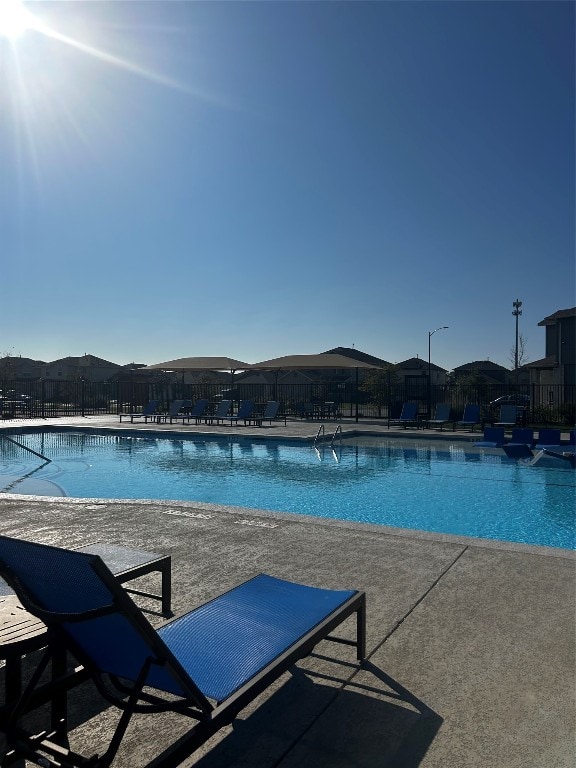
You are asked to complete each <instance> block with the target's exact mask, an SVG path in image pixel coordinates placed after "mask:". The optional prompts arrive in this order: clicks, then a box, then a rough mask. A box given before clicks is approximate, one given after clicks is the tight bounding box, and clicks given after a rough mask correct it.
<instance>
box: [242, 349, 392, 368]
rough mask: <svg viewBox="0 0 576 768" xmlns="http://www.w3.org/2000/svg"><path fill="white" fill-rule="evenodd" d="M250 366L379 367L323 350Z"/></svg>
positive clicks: (277, 358) (286, 356)
mask: <svg viewBox="0 0 576 768" xmlns="http://www.w3.org/2000/svg"><path fill="white" fill-rule="evenodd" d="M248 368H252V369H254V368H261V369H267V370H272V369H275V368H286V369H290V370H295V369H298V368H299V369H303V370H306V369H309V368H378V366H377V365H372V364H371V363H363V362H362V361H361V360H355V359H354V358H353V357H346V355H335V354H330V353H324V352H322V353H321V354H319V355H285V356H284V357H276V358H274V359H273V360H264V361H263V362H261V363H255V364H254V365H250V366H248Z"/></svg>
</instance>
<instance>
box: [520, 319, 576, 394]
mask: <svg viewBox="0 0 576 768" xmlns="http://www.w3.org/2000/svg"><path fill="white" fill-rule="evenodd" d="M538 325H539V326H540V327H544V328H546V341H545V344H546V346H545V349H546V357H545V358H543V359H542V360H538V361H536V363H531V364H530V365H529V366H526V367H528V368H533V369H534V370H535V371H539V372H540V373H539V376H540V377H543V378H545V379H546V380H547V381H546V383H550V384H555V385H560V386H564V387H573V386H576V307H572V308H571V309H560V310H558V312H554V314H553V315H548V317H545V318H544V320H541V321H540V322H539V323H538ZM545 363H547V364H545ZM541 383H544V382H542V381H541Z"/></svg>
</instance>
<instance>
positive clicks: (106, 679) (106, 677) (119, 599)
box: [0, 536, 366, 768]
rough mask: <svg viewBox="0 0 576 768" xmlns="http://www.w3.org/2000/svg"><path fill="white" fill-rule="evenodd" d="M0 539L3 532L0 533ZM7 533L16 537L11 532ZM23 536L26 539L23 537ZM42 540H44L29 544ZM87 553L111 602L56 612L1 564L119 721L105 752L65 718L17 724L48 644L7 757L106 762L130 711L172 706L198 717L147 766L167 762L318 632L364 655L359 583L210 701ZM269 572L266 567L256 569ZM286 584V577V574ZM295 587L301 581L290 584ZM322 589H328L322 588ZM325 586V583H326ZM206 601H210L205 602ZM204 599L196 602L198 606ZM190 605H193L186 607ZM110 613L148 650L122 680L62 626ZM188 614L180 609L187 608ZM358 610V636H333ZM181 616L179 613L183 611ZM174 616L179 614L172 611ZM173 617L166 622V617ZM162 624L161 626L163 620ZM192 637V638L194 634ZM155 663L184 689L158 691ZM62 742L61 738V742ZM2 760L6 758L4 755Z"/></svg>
mask: <svg viewBox="0 0 576 768" xmlns="http://www.w3.org/2000/svg"><path fill="white" fill-rule="evenodd" d="M2 539H5V540H6V539H7V537H2V536H0V545H1V543H2ZM8 541H12V542H13V541H14V540H13V539H12V540H8ZM27 543H28V542H26V543H24V542H23V544H27ZM34 546H36V547H44V545H34ZM78 554H79V555H80V556H84V557H87V558H89V564H90V566H91V568H92V569H93V571H94V572H95V574H96V575H97V576H98V577H99V579H100V580H101V582H102V584H103V586H104V587H105V588H106V589H107V590H108V591H109V592H110V593H111V595H112V602H111V603H110V604H107V605H102V606H100V607H98V608H95V609H91V610H86V611H81V612H78V613H57V612H53V611H50V610H46V609H44V608H42V607H41V606H40V605H38V604H37V603H36V602H35V600H34V596H32V595H31V594H30V593H29V591H28V589H27V588H25V587H24V586H23V584H22V583H21V581H20V579H19V578H18V576H17V574H16V573H15V572H14V570H13V569H12V567H10V566H9V565H8V564H7V563H6V562H5V561H3V560H2V558H1V557H0V572H1V573H2V575H3V576H4V577H5V578H6V580H7V581H8V582H9V583H10V585H11V586H12V588H13V589H14V590H15V591H16V593H17V595H18V597H19V599H20V600H21V602H22V604H23V605H24V607H25V608H26V610H28V611H29V612H30V613H32V614H33V615H35V616H36V617H38V618H40V619H41V620H42V621H44V623H45V624H46V625H47V627H48V630H49V634H50V637H52V638H53V642H54V643H56V645H57V647H65V648H67V649H68V650H69V651H70V652H71V653H72V654H73V656H74V657H75V658H76V659H77V660H78V661H79V662H80V663H81V664H82V665H83V666H84V669H85V670H86V672H87V674H88V675H89V676H90V677H91V679H92V680H93V682H94V683H95V685H96V687H97V689H98V691H99V692H100V694H101V695H102V696H103V697H104V698H105V699H106V700H107V701H108V702H109V703H111V704H113V705H114V706H116V707H118V708H119V709H120V710H121V712H122V714H121V716H120V718H119V720H118V723H117V726H116V729H115V731H114V734H113V735H112V738H111V740H110V742H109V744H108V747H107V749H106V751H105V752H104V753H103V754H102V755H92V756H90V757H88V758H86V757H83V756H81V755H79V754H77V753H75V752H73V751H72V750H70V749H69V748H68V742H67V737H65V738H62V734H63V733H66V724H65V723H60V725H59V729H58V730H55V731H52V732H50V733H46V732H45V733H42V734H39V735H38V734H37V735H30V734H28V733H26V732H25V731H24V730H23V729H22V728H21V727H20V726H19V722H18V721H19V718H20V716H21V715H22V714H23V713H24V712H25V711H26V710H27V708H29V707H28V702H29V698H30V697H32V696H33V695H34V688H35V686H36V685H37V683H38V681H39V680H40V677H41V675H42V672H43V671H44V668H45V667H46V664H47V660H48V655H49V653H50V649H48V651H47V654H46V655H45V658H44V659H43V660H42V661H41V663H40V665H39V667H38V669H37V671H36V673H35V674H34V675H33V676H32V679H31V680H30V684H29V685H28V686H27V688H26V690H25V691H24V693H23V695H22V697H21V699H20V701H19V702H18V704H17V705H16V706H15V708H14V710H13V711H12V714H11V716H10V717H9V718H8V723H6V724H5V725H4V726H3V728H4V730H5V733H6V737H7V742H8V745H9V749H10V750H11V751H10V752H9V754H8V757H7V760H8V762H6V763H5V764H6V765H9V764H10V763H11V762H14V761H16V760H17V759H18V758H20V759H21V758H26V759H29V760H31V761H32V762H34V763H37V764H39V765H44V766H47V767H48V766H49V767H50V768H56V766H58V767H59V768H88V767H89V768H107V767H108V766H110V764H111V763H112V761H113V760H114V757H115V756H116V754H117V752H118V749H119V747H120V745H121V743H122V739H123V737H124V734H125V733H126V729H127V728H128V726H129V724H130V721H131V719H132V717H133V716H134V715H135V714H136V713H143V712H148V713H154V712H162V711H164V712H165V711H173V712H176V713H179V714H181V715H184V716H187V717H190V718H192V719H193V720H195V721H196V723H195V724H194V725H193V726H192V727H191V728H190V729H189V731H188V732H187V733H186V734H185V735H184V736H183V737H182V738H180V739H179V740H178V741H176V742H175V743H174V744H172V745H171V746H170V747H168V749H166V750H165V751H164V752H163V753H162V754H161V755H159V756H158V757H156V758H155V759H154V760H152V762H150V763H149V768H172V766H174V765H177V764H179V763H180V762H181V761H182V760H183V759H184V758H185V757H187V756H189V755H190V754H191V753H192V752H194V750H195V749H197V748H198V747H199V746H200V745H201V744H203V743H204V742H205V741H206V740H207V739H208V738H210V737H211V736H212V735H213V734H214V733H216V732H217V731H218V730H219V729H220V728H222V727H223V726H224V725H227V724H229V723H231V722H232V721H233V720H234V718H235V717H236V716H237V714H238V713H239V712H240V711H241V710H242V709H243V708H244V707H245V706H246V705H247V704H248V703H250V702H251V701H252V700H253V699H254V698H255V697H256V696H258V695H259V694H260V693H262V691H264V690H265V689H266V688H267V687H268V686H269V685H270V684H271V683H272V682H273V681H275V680H276V679H277V678H278V677H280V675H282V674H283V673H284V672H285V671H286V670H287V669H289V668H290V667H291V666H292V665H293V664H294V663H295V662H296V661H298V660H299V659H301V658H303V657H305V656H307V655H308V654H309V653H310V652H311V651H312V650H313V648H314V647H315V646H316V645H317V643H318V642H320V641H321V640H331V641H333V642H337V643H343V644H345V645H350V646H353V647H355V648H356V654H357V659H358V661H359V662H362V661H363V660H364V659H365V656H366V600H365V594H364V592H362V591H351V590H347V591H346V592H345V593H344V595H349V596H348V597H346V598H344V597H343V599H342V601H341V602H340V603H339V604H338V605H337V606H336V607H335V608H332V609H331V610H328V611H326V613H325V615H324V616H323V618H321V619H320V620H319V621H318V622H317V623H316V624H314V625H313V626H309V627H308V629H307V630H306V631H304V632H303V633H302V634H301V635H300V636H299V637H298V639H297V640H296V641H294V642H292V643H290V645H289V646H287V647H285V648H284V649H283V650H282V651H280V652H279V654H278V655H277V656H276V657H275V658H274V659H272V661H270V662H269V663H266V664H265V665H264V666H262V667H261V668H260V669H259V670H258V671H257V672H256V673H255V674H254V675H253V676H252V677H250V679H248V680H245V681H244V683H243V684H241V685H240V687H238V688H237V689H236V690H234V691H233V692H232V693H231V694H230V695H227V696H226V697H225V698H224V699H223V700H221V701H215V702H214V701H213V700H211V699H209V698H207V697H206V696H205V695H204V694H203V693H202V691H201V690H200V689H199V687H198V686H197V685H196V683H195V682H194V681H193V680H192V678H191V677H190V676H189V674H188V673H187V672H186V670H185V669H184V667H183V666H182V665H181V663H180V662H179V660H178V659H177V658H176V657H175V656H174V654H173V653H172V651H171V650H170V649H169V647H168V646H167V645H166V644H165V642H164V641H163V640H162V638H161V636H160V635H159V634H158V632H157V631H156V630H155V629H154V628H153V627H152V626H151V625H150V624H149V623H148V621H147V620H146V619H145V617H144V616H143V614H142V613H141V612H140V610H139V609H138V608H137V606H136V605H135V604H134V603H133V602H132V600H131V599H130V597H129V596H128V595H127V594H126V592H125V591H124V589H123V588H122V587H121V586H120V585H119V583H118V581H117V580H116V579H115V577H114V576H113V575H112V573H111V572H110V570H109V569H108V568H107V566H106V565H105V564H104V562H103V561H102V559H101V558H100V557H98V556H97V555H81V554H80V553H78ZM259 578H265V579H267V578H270V577H266V576H265V575H261V576H257V577H254V579H259ZM254 579H250V580H249V581H247V582H244V584H242V585H240V586H239V587H235V588H234V589H233V590H230V592H234V590H239V589H241V588H242V587H245V586H246V585H248V584H249V583H250V582H251V581H254ZM284 583H285V584H289V582H288V583H286V582H284ZM292 586H295V587H298V586H299V585H292ZM323 591H325V590H323ZM327 591H328V592H330V590H327ZM230 592H227V593H224V594H223V595H221V596H220V597H217V598H215V599H214V600H213V601H210V602H211V603H215V602H217V601H218V600H222V599H223V598H226V596H227V595H229V594H230ZM205 605H207V604H205ZM203 607H204V606H200V608H199V609H196V610H200V609H201V608H203ZM192 613H194V611H191V612H190V614H192ZM111 614H121V615H122V617H123V618H124V620H126V621H127V622H129V625H130V626H131V627H133V628H134V630H135V631H136V632H137V634H138V636H139V637H140V639H141V640H142V641H143V642H144V643H145V644H146V646H147V648H148V649H149V650H150V653H149V654H148V656H147V657H146V658H145V660H144V662H143V663H142V666H141V668H140V671H139V673H138V675H137V676H136V679H135V680H133V681H132V682H131V683H129V682H127V681H126V680H125V679H124V676H122V677H123V679H122V680H121V679H120V678H119V677H116V676H115V675H114V674H108V673H105V672H103V671H102V669H101V668H100V667H99V666H98V663H97V662H96V661H95V660H94V659H93V658H92V657H91V656H90V655H89V654H87V652H86V651H85V649H84V648H82V647H81V646H80V645H79V644H78V643H77V642H76V640H75V639H74V637H73V635H72V634H71V633H70V632H69V631H67V629H66V625H67V624H70V623H72V624H78V623H82V622H86V621H92V620H94V619H99V618H102V617H105V616H109V615H111ZM190 614H185V616H188V615H190ZM353 614H356V639H355V640H350V639H348V638H343V637H339V636H333V635H332V634H331V633H332V631H333V630H334V629H335V628H336V627H337V626H339V625H340V624H341V623H342V622H343V621H344V620H345V619H347V618H348V617H350V616H352V615H353ZM180 618H182V617H180ZM173 621H178V619H174V620H173ZM170 623H172V622H168V625H169V624H170ZM168 625H165V626H168ZM191 641H192V642H193V639H192V640H191ZM155 665H158V666H159V667H162V668H163V669H164V670H167V671H168V672H169V673H170V679H171V680H173V681H175V682H176V684H177V686H178V687H179V688H180V689H181V690H182V692H183V694H184V695H180V696H178V695H172V696H170V700H167V699H166V696H165V695H164V696H163V697H160V696H158V695H155V694H153V693H150V692H149V691H150V690H151V689H149V688H148V689H147V690H145V688H146V684H145V681H146V679H147V676H148V673H149V671H150V669H151V668H152V667H154V666H155ZM61 742H64V743H61ZM3 765H4V763H3Z"/></svg>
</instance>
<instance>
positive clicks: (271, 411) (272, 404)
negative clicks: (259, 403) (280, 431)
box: [256, 400, 286, 426]
mask: <svg viewBox="0 0 576 768" xmlns="http://www.w3.org/2000/svg"><path fill="white" fill-rule="evenodd" d="M279 410H280V401H279V400H269V401H268V402H267V403H266V408H265V409H264V412H263V413H262V414H261V415H260V416H258V417H256V418H257V421H258V423H259V424H262V423H263V422H265V421H267V422H268V423H269V424H272V422H273V421H278V420H280V419H284V426H286V414H284V416H279V415H278V411H279Z"/></svg>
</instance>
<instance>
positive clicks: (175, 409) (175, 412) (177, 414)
mask: <svg viewBox="0 0 576 768" xmlns="http://www.w3.org/2000/svg"><path fill="white" fill-rule="evenodd" d="M184 408H186V409H187V411H188V410H189V409H190V408H192V400H172V402H171V403H170V406H169V408H168V413H164V414H161V415H160V416H159V417H158V423H160V421H168V419H170V424H172V422H173V421H174V419H176V420H177V419H187V418H188V412H186V413H184V412H183V409H184Z"/></svg>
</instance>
